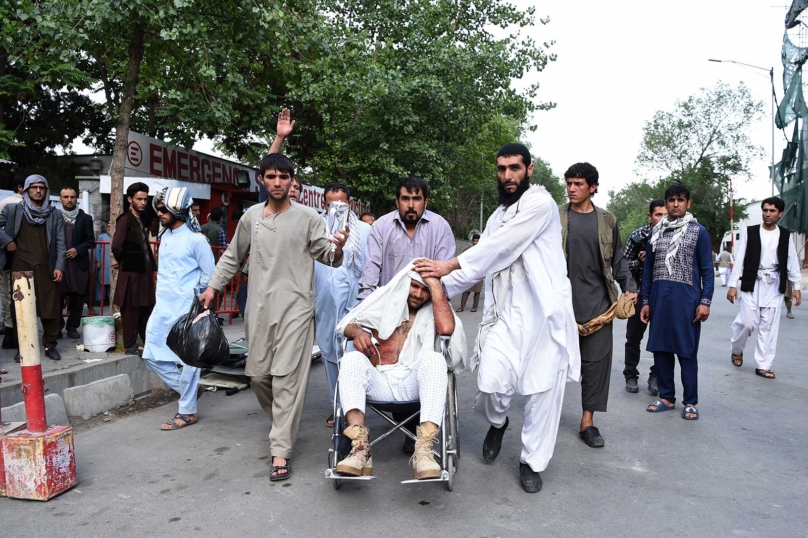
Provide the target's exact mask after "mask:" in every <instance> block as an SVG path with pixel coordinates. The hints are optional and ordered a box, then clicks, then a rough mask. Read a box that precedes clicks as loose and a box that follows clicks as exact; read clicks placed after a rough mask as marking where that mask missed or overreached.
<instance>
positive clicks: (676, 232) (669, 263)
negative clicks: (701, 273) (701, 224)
mask: <svg viewBox="0 0 808 538" xmlns="http://www.w3.org/2000/svg"><path fill="white" fill-rule="evenodd" d="M691 222H697V221H696V219H695V218H693V215H691V214H690V212H689V211H688V212H687V213H685V215H684V216H683V217H679V218H678V219H676V220H674V221H670V220H668V219H662V220H661V221H659V223H658V224H657V225H656V226H654V229H653V230H651V239H650V243H651V250H652V251H653V252H656V246H657V242H658V241H659V238H660V237H662V234H663V233H665V231H666V230H671V232H672V234H673V235H672V236H671V242H670V244H668V251H667V252H666V253H665V267H666V268H667V270H668V275H672V274H673V260H674V259H675V258H676V254H677V253H678V252H679V245H681V243H682V238H683V237H684V236H685V232H686V231H687V225H688V224H690V223H691Z"/></svg>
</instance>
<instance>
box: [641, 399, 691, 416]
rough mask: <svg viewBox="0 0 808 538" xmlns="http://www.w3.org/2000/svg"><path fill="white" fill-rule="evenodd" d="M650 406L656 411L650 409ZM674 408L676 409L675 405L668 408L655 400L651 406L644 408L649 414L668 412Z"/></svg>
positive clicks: (663, 403)
mask: <svg viewBox="0 0 808 538" xmlns="http://www.w3.org/2000/svg"><path fill="white" fill-rule="evenodd" d="M651 406H654V407H656V409H651ZM675 407H676V404H673V405H672V406H670V407H668V406H667V405H665V402H663V401H662V400H657V401H655V402H654V403H652V404H651V405H649V406H648V407H646V408H645V410H646V411H648V412H649V413H661V412H663V411H670V410H671V409H673V408H675ZM694 409H695V408H694Z"/></svg>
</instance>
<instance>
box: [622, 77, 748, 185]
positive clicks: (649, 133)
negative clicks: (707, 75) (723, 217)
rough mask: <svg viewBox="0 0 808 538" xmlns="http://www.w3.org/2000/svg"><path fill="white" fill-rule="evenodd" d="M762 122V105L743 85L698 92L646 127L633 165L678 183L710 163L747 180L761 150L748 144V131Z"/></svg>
mask: <svg viewBox="0 0 808 538" xmlns="http://www.w3.org/2000/svg"><path fill="white" fill-rule="evenodd" d="M762 117H763V103H762V102H760V101H756V100H755V99H753V98H752V96H751V94H750V93H749V89H748V88H747V87H746V86H745V85H744V84H743V83H740V84H739V85H738V87H737V88H732V87H730V86H729V85H728V84H726V83H724V82H719V83H718V84H716V86H715V87H714V88H702V89H701V93H699V94H698V95H691V96H690V97H688V98H687V99H686V100H684V101H677V102H676V106H675V108H674V110H673V111H671V112H668V111H657V112H656V113H655V114H654V118H653V120H651V121H648V122H646V123H645V127H644V128H643V140H642V144H641V146H640V153H639V155H638V156H637V165H638V166H639V167H641V168H647V169H649V170H652V171H657V172H661V173H662V174H663V175H665V176H669V177H672V178H673V179H680V178H681V177H683V176H684V174H686V173H687V172H690V171H693V170H695V169H697V168H698V167H699V165H700V164H701V163H702V162H703V161H704V160H705V159H709V160H710V161H712V163H713V165H712V166H713V168H714V169H715V170H716V171H717V172H719V173H721V174H724V175H726V176H727V177H729V176H745V177H750V176H751V175H752V170H751V163H752V162H754V161H755V160H756V159H759V158H760V157H761V156H762V155H763V149H762V148H761V147H760V146H758V145H756V144H754V143H753V142H752V139H751V137H750V135H749V130H750V128H751V127H752V126H753V125H754V124H755V122H757V121H759V120H760V119H761V118H762Z"/></svg>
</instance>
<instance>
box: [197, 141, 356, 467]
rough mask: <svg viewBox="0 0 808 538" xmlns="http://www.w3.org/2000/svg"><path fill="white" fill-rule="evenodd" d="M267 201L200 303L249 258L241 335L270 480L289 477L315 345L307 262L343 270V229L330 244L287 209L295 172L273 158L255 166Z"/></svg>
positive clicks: (304, 214) (321, 231)
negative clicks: (265, 429)
mask: <svg viewBox="0 0 808 538" xmlns="http://www.w3.org/2000/svg"><path fill="white" fill-rule="evenodd" d="M259 169H260V174H261V175H260V177H261V182H262V184H263V186H264V187H265V188H266V191H267V194H268V196H269V197H268V198H267V201H266V202H264V203H259V204H256V205H254V206H252V207H251V208H250V209H248V210H247V212H246V213H244V216H243V217H241V220H239V223H238V226H237V227H236V232H235V235H234V236H233V240H232V241H231V242H230V245H229V246H228V247H227V250H225V252H224V254H222V257H221V258H220V259H219V262H218V263H217V264H216V270H215V271H214V273H213V276H212V277H211V279H210V283H209V284H208V289H207V290H205V292H204V293H202V295H200V297H199V298H200V300H201V301H202V303H203V305H205V306H208V305H209V304H210V303H211V302H212V301H213V296H214V293H215V292H216V291H222V289H223V288H224V286H225V284H227V283H228V282H230V279H231V278H233V276H235V274H236V272H237V271H238V267H239V264H240V263H241V261H242V260H243V259H244V256H246V255H247V253H248V252H249V253H250V278H249V280H248V281H247V286H248V294H247V295H248V298H247V306H246V311H245V313H244V333H245V335H246V337H247V342H248V345H249V354H248V358H247V367H246V370H245V374H246V375H248V376H250V378H251V385H252V389H253V392H255V395H256V396H257V398H258V401H259V402H260V404H261V407H262V408H263V409H264V412H266V414H267V416H268V417H269V418H270V420H272V429H271V430H270V432H269V449H270V453H271V455H272V457H273V460H272V467H271V471H270V475H269V479H270V480H272V481H276V480H285V479H288V478H289V477H290V476H291V471H292V466H291V458H292V452H293V449H294V444H295V441H297V435H298V431H299V429H300V418H301V416H302V414H303V402H304V400H305V397H306V386H307V385H308V380H309V367H310V366H311V348H312V345H313V343H314V264H313V263H312V260H314V261H321V262H324V263H333V265H334V266H335V267H339V266H340V265H341V264H342V247H343V246H344V245H345V242H346V240H347V239H348V229H346V230H344V231H343V232H342V233H338V234H336V235H335V236H332V237H331V238H329V237H328V235H327V234H326V230H325V226H323V221H322V219H321V218H320V216H319V215H318V214H317V212H316V211H315V210H313V209H310V208H308V207H304V206H302V205H300V204H293V203H291V202H290V201H289V189H290V187H291V185H292V176H293V175H294V172H295V165H294V164H293V163H292V161H290V160H289V159H287V158H286V157H284V156H283V155H281V154H279V153H271V154H269V155H267V156H266V157H264V158H263V159H262V160H261V164H260V166H259Z"/></svg>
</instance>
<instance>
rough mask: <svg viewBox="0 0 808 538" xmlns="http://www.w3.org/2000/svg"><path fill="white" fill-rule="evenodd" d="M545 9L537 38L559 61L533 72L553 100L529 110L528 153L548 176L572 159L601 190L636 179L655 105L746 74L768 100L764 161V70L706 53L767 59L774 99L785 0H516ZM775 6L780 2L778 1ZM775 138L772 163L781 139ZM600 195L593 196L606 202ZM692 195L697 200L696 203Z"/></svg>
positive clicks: (749, 188)
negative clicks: (589, 171)
mask: <svg viewBox="0 0 808 538" xmlns="http://www.w3.org/2000/svg"><path fill="white" fill-rule="evenodd" d="M517 3H518V5H520V6H524V7H526V6H529V5H535V6H536V10H537V15H546V16H549V17H550V23H549V24H548V25H547V26H545V27H543V28H541V29H540V30H539V33H537V34H536V37H537V38H539V39H541V40H545V39H554V40H555V41H556V44H555V45H554V46H553V47H552V49H551V50H552V51H554V52H555V53H556V54H557V55H558V60H557V61H556V62H553V63H551V64H550V65H549V66H548V67H547V69H545V71H544V72H543V73H540V74H538V76H537V80H538V81H539V82H540V83H541V86H542V87H541V90H540V93H539V95H540V96H541V98H542V99H543V100H546V101H554V102H556V103H557V107H556V108H555V109H553V110H551V111H549V112H538V113H536V115H535V116H534V118H533V120H534V124H535V125H536V126H537V127H538V129H537V131H536V132H534V133H530V135H529V138H528V139H529V141H530V142H531V144H532V151H533V152H534V154H536V155H538V156H540V157H542V158H543V159H545V160H547V161H548V162H549V163H550V164H551V166H552V168H553V171H554V172H556V174H558V175H560V174H563V172H564V170H566V168H567V167H568V166H569V165H570V164H572V163H575V162H578V161H588V162H590V163H592V164H593V165H595V166H596V167H597V168H598V171H599V172H600V182H601V186H602V188H601V192H603V193H604V197H603V198H606V196H605V192H606V191H607V190H609V189H619V188H620V187H622V186H624V185H626V184H627V183H630V182H632V181H636V180H637V179H638V178H637V177H636V176H635V175H634V169H635V165H634V160H635V158H636V156H637V153H638V150H639V147H640V142H641V140H642V128H643V123H644V122H645V121H646V120H648V119H650V118H651V117H652V116H653V114H654V112H655V111H657V110H665V109H671V108H673V106H674V103H675V102H676V100H677V99H685V98H686V97H688V96H689V95H691V94H694V93H696V92H697V91H698V90H699V88H702V87H710V86H713V85H714V84H715V83H716V82H717V81H719V80H724V81H726V82H729V83H731V84H733V85H736V84H737V83H738V82H740V81H744V82H745V83H746V84H747V86H749V88H750V90H751V92H752V94H753V95H754V96H756V97H758V98H759V99H760V100H763V101H764V102H765V103H766V112H767V114H766V117H765V118H764V119H763V120H762V121H761V122H760V124H759V125H757V126H756V128H755V130H754V139H755V141H756V142H757V143H758V144H760V145H762V146H763V147H764V148H765V150H766V155H767V159H769V160H770V159H771V116H770V109H771V89H770V88H771V86H770V84H769V76H768V74H767V73H765V72H763V71H758V70H755V69H749V68H746V67H742V66H738V65H734V64H730V63H712V62H708V61H707V60H708V58H717V59H724V60H736V61H739V62H744V63H749V64H754V65H758V66H763V67H766V68H768V67H772V66H774V74H775V83H776V88H777V95H778V99H780V98H781V97H782V95H783V90H782V82H781V78H782V67H781V65H782V64H781V60H780V48H781V45H782V39H783V29H784V19H785V13H786V11H787V7H786V6H785V4H786V3H788V4H790V1H789V2H786V1H784V0H757V1H749V0H734V1H732V2H730V1H728V0H724V1H721V2H719V1H716V0H701V1H694V0H679V1H678V2H653V1H648V0H644V1H636V0H620V1H619V2H603V1H594V0H579V1H576V2H571V1H569V0H544V1H538V2H530V1H528V0H518V2H517ZM778 4H779V5H778ZM775 134H776V138H775V140H776V141H777V145H776V153H775V154H776V155H777V158H776V161H779V160H780V157H779V155H780V153H781V152H782V148H783V147H784V139H783V135H782V132H781V131H777V132H776V133H775ZM767 165H768V162H767V161H761V162H760V163H758V166H757V167H756V169H755V170H756V176H755V179H754V180H752V181H749V182H742V183H741V184H740V185H737V186H736V190H737V191H738V192H739V193H740V195H741V196H744V197H746V198H750V199H751V198H757V199H760V198H761V197H765V196H769V195H770V193H771V183H770V181H769V178H768V173H769V172H768V169H767ZM603 198H602V199H601V203H602V202H603V201H604V200H603ZM695 203H698V201H695Z"/></svg>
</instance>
